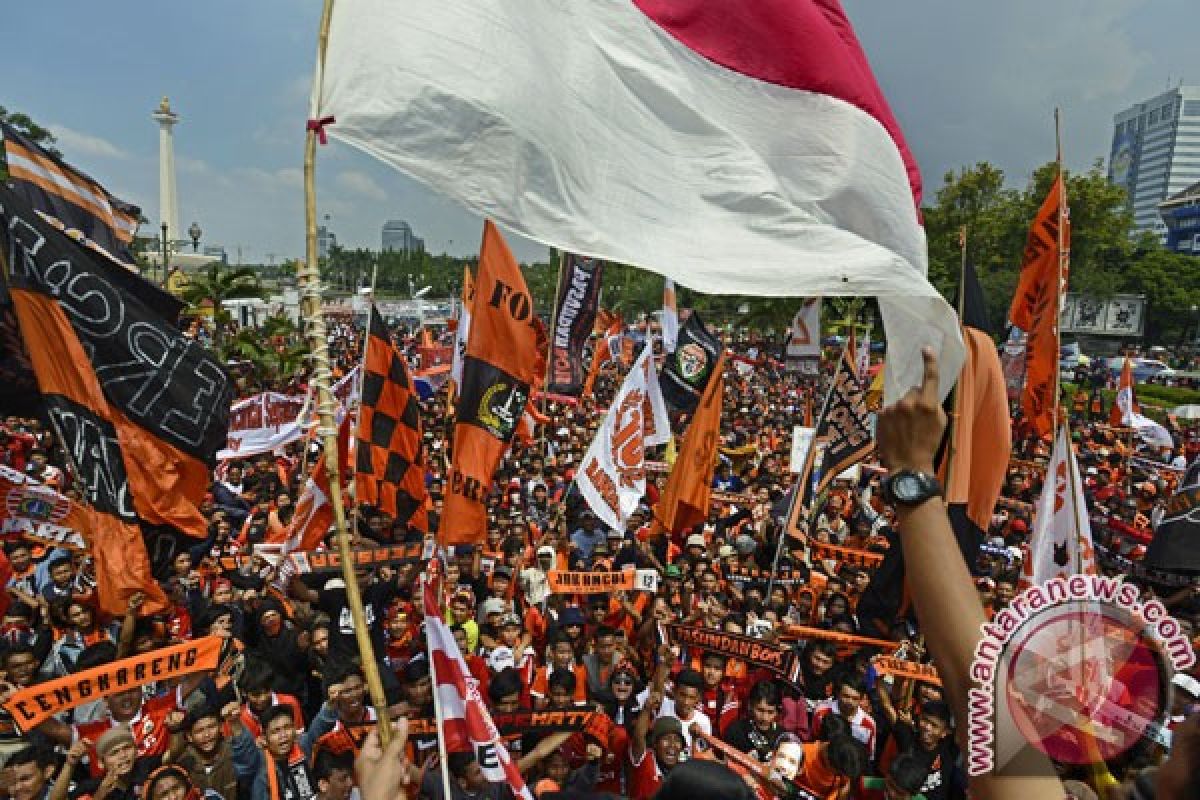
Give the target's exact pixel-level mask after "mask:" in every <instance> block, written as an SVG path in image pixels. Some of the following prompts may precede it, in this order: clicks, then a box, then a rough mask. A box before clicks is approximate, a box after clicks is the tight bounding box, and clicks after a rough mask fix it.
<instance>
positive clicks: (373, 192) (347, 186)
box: [337, 169, 387, 203]
mask: <svg viewBox="0 0 1200 800" xmlns="http://www.w3.org/2000/svg"><path fill="white" fill-rule="evenodd" d="M337 185H338V187H339V188H341V189H344V190H345V191H347V192H354V193H355V194H360V195H362V196H363V197H366V198H369V199H371V200H378V201H379V202H381V203H382V202H383V201H385V200H387V192H385V191H384V190H383V187H382V186H380V185H379V184H378V183H376V182H375V179H374V178H372V177H371V176H370V175H368V174H367V173H365V172H359V171H358V170H354V169H348V170H345V171H344V172H340V173H338V176H337Z"/></svg>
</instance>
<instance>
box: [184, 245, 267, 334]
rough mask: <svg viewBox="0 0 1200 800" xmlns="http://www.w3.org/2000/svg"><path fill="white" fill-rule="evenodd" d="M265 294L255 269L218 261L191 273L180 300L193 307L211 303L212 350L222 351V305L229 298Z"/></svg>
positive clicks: (238, 298) (255, 297)
mask: <svg viewBox="0 0 1200 800" xmlns="http://www.w3.org/2000/svg"><path fill="white" fill-rule="evenodd" d="M265 297H266V290H265V289H263V287H262V286H261V285H260V284H259V282H258V276H257V275H256V274H255V272H254V270H252V269H248V268H246V267H240V268H233V269H231V268H228V267H225V268H222V264H221V263H220V262H219V261H214V262H213V263H211V264H209V265H208V268H207V269H206V270H204V271H203V272H201V273H199V274H197V275H193V276H192V279H191V282H190V283H188V285H187V288H185V289H184V292H183V299H184V300H185V301H187V303H189V304H190V305H191V306H192V307H193V308H199V307H200V306H202V305H203V304H204V302H205V301H208V302H209V303H211V304H212V310H213V320H214V322H215V323H216V324H215V325H214V326H213V327H214V330H213V349H215V350H217V351H218V352H220V351H221V327H222V324H221V323H222V320H223V319H224V317H223V313H224V305H225V303H226V302H227V301H229V300H246V299H259V300H262V299H264V298H265Z"/></svg>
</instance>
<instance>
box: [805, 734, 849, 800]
mask: <svg viewBox="0 0 1200 800" xmlns="http://www.w3.org/2000/svg"><path fill="white" fill-rule="evenodd" d="M824 744H825V742H807V743H805V744H803V745H801V746H802V747H803V748H804V763H802V764H801V765H800V771H799V772H798V773H796V783H797V784H798V785H799V786H800V787H801V788H803V789H806V790H808V791H809V792H811V793H813V794H815V795H817V796H818V797H825V798H829V800H833V798H836V797H837V795H838V792H840V791H841V789H842V787H843V786H845V785H846V783H847V781H846V779H845V778H844V777H842V776H841V775H839V774H838V773H836V772H834V771H833V768H832V767H830V766H829V762H828V761H826V760H825V748H824V746H823V745H824Z"/></svg>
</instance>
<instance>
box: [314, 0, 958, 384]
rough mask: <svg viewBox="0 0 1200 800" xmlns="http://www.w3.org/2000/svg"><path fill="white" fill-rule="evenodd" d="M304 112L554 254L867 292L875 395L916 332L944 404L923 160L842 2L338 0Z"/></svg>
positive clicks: (738, 281) (942, 308)
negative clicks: (875, 342)
mask: <svg viewBox="0 0 1200 800" xmlns="http://www.w3.org/2000/svg"><path fill="white" fill-rule="evenodd" d="M481 64H486V65H487V69H481V68H480V65H481ZM496 76H502V80H497V77H496ZM311 116H312V118H313V119H314V121H315V120H321V121H322V122H320V123H317V124H320V125H321V126H322V128H323V130H325V131H327V132H328V133H329V135H331V136H333V137H334V138H336V139H339V140H341V141H343V142H345V143H347V144H350V145H352V146H354V147H357V148H359V149H361V150H363V151H365V152H368V153H370V154H371V155H374V156H375V157H377V158H379V159H381V160H383V161H384V162H386V163H388V164H391V165H392V166H394V167H396V168H397V169H399V170H401V171H403V172H406V173H408V174H409V175H412V176H414V177H416V178H417V179H418V180H421V181H423V182H425V183H427V184H429V185H430V186H431V187H433V188H434V189H436V190H438V191H440V192H442V193H444V194H446V195H448V196H450V197H452V198H453V199H455V200H457V201H458V202H459V203H461V204H462V205H464V206H466V207H467V208H469V209H471V210H472V211H474V212H476V213H478V214H480V215H482V216H486V217H488V218H490V219H493V220H495V221H496V222H497V223H498V224H500V225H502V226H503V227H505V228H507V229H509V230H511V231H515V232H517V233H519V234H521V235H523V236H526V237H529V238H531V239H535V240H537V241H539V242H542V243H544V244H547V245H551V246H553V247H557V248H559V249H560V250H565V251H568V252H572V253H578V254H580V255H586V256H591V257H593V258H599V259H603V260H606V261H612V262H618V263H624V264H633V265H637V266H640V267H643V268H645V269H649V270H652V271H654V272H658V273H660V274H662V275H665V276H666V277H669V278H672V279H674V280H675V281H676V282H677V283H678V284H680V285H685V286H688V287H690V288H693V289H697V290H699V291H703V292H708V293H713V294H717V293H724V294H753V295H764V296H774V297H785V296H797V295H812V294H826V295H873V296H877V297H879V298H880V306H881V310H882V316H883V321H884V326H885V328H886V332H887V338H888V341H889V343H890V347H889V353H888V356H889V359H890V360H891V362H892V363H891V365H890V366H889V368H888V370H887V372H886V374H887V394H888V396H889V397H892V398H898V397H899V396H901V395H902V394H903V393H904V391H906V390H907V389H909V388H911V387H912V386H914V385H916V384H917V383H919V382H920V376H921V372H922V362H921V356H920V349H921V347H922V346H924V345H930V346H932V347H934V348H935V349H937V350H940V351H941V353H942V364H941V374H942V376H943V377H942V384H943V385H942V388H943V394H945V393H946V392H948V391H949V387H950V385H951V384H952V383H953V381H954V376H956V375H957V374H958V372H959V368H960V367H961V365H962V360H963V348H962V340H961V337H960V335H959V328H958V324H957V321H956V319H955V316H954V312H953V310H952V309H951V308H950V306H949V304H947V303H946V302H945V301H944V300H943V299H942V298H941V296H940V295H938V293H937V291H936V290H935V289H934V288H933V286H932V285H931V284H930V283H929V281H928V280H927V278H926V273H927V270H928V263H927V253H926V245H925V233H924V229H923V227H922V225H921V219H920V213H919V209H920V200H921V180H920V172H919V170H918V168H917V164H916V162H915V160H914V159H913V156H912V153H911V152H910V150H909V148H908V145H907V144H906V143H905V141H904V137H903V135H902V134H901V131H900V126H899V125H898V124H897V122H896V119H895V117H894V116H893V115H892V112H891V110H890V108H889V107H888V104H887V101H886V100H885V99H884V96H883V92H882V91H881V90H880V88H879V86H878V84H877V83H876V81H875V78H874V75H873V74H872V72H871V67H870V64H869V63H868V62H867V58H866V55H865V54H864V53H863V50H862V47H861V46H860V45H859V42H858V39H857V37H856V35H855V33H854V30H853V27H852V26H851V24H850V22H849V20H848V19H847V17H846V14H845V12H844V11H843V10H842V8H841V5H840V4H839V2H838V0H755V1H754V2H745V0H593V1H592V2H562V0H523V2H513V0H408V1H407V2H404V3H397V2H395V0H355V2H346V3H336V4H334V7H333V16H332V19H331V27H330V32H329V39H328V49H327V54H326V59H325V63H324V65H323V67H320V68H319V71H318V74H317V76H316V80H315V87H314V92H313V100H312V107H311Z"/></svg>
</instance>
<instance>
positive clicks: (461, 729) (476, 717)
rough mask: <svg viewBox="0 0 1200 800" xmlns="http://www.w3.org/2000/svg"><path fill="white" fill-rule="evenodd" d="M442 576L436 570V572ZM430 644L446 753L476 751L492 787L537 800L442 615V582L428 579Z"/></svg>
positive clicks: (426, 604) (426, 602)
mask: <svg viewBox="0 0 1200 800" xmlns="http://www.w3.org/2000/svg"><path fill="white" fill-rule="evenodd" d="M431 571H432V572H433V573H436V572H437V568H436V566H435V567H433V568H432V570H431ZM423 593H424V611H425V640H426V642H427V643H428V644H429V662H430V666H431V668H432V669H431V673H432V674H433V675H434V687H433V690H434V691H435V692H437V700H438V703H437V710H438V712H439V713H440V716H441V719H439V720H438V728H439V729H440V730H441V732H442V739H443V741H444V742H445V743H446V752H448V753H456V752H472V753H475V755H476V759H477V760H478V762H479V768H480V769H481V770H482V771H483V775H484V777H485V778H487V780H489V781H491V782H492V783H501V782H503V783H507V784H508V786H509V788H510V789H512V793H513V794H514V795H515V796H517V797H519V798H523V800H533V794H532V793H531V792H530V791H529V789H528V788H526V786H525V779H524V778H522V777H521V772H520V770H518V769H517V764H516V762H515V761H513V759H512V756H510V755H509V753H508V748H506V747H505V746H504V742H503V741H502V740H501V738H500V731H499V730H498V729H497V728H496V724H495V723H494V722H492V715H491V714H490V713H488V709H487V705H486V704H485V703H484V702H483V697H482V696H481V695H480V694H479V681H478V680H476V679H475V677H474V676H472V675H471V670H470V669H469V668H468V667H467V662H466V661H464V660H463V657H462V653H461V652H459V649H458V642H456V641H454V634H453V633H451V632H450V627H449V626H448V625H447V624H446V623H445V621H444V620H443V619H442V617H441V606H440V604H439V602H438V591H437V585H436V582H435V581H433V580H428V579H427V580H426V581H425V585H424V589H423Z"/></svg>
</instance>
